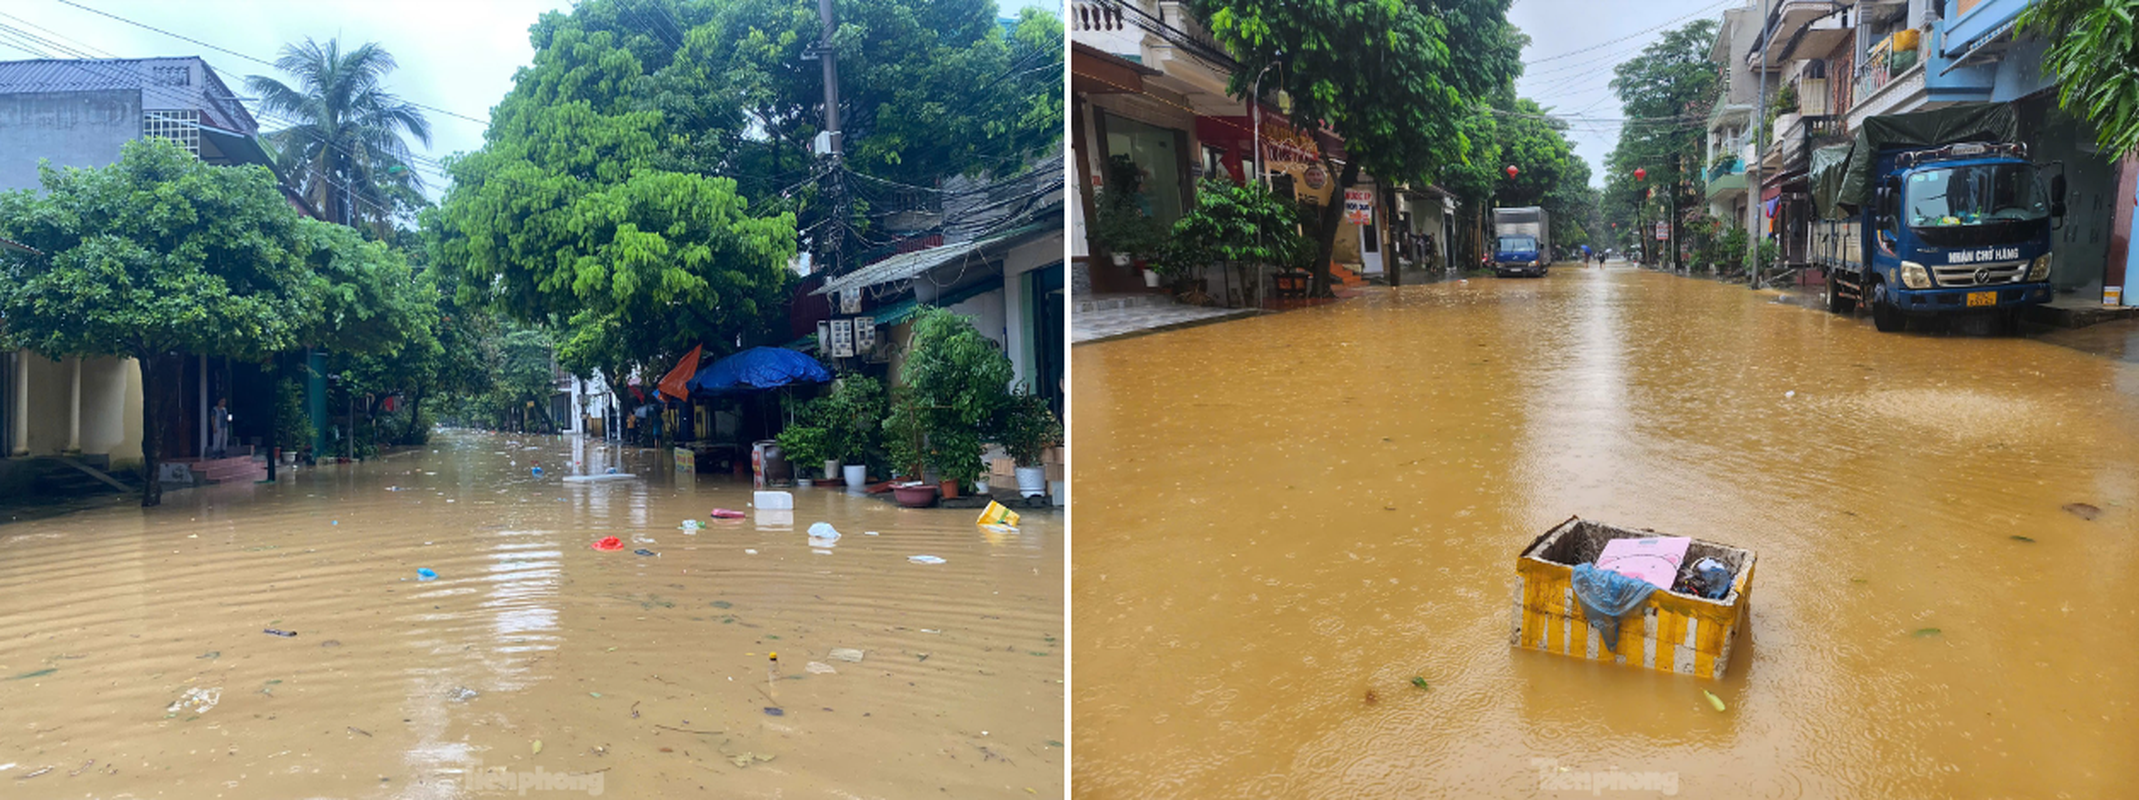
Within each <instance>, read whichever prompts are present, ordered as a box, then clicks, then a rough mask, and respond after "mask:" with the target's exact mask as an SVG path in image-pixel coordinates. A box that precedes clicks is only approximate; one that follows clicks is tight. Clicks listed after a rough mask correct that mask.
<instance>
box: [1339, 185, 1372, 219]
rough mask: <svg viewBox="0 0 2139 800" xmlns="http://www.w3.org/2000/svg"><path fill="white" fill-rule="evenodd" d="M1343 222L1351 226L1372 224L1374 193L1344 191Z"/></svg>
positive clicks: (1355, 190)
mask: <svg viewBox="0 0 2139 800" xmlns="http://www.w3.org/2000/svg"><path fill="white" fill-rule="evenodd" d="M1344 221H1345V222H1349V223H1351V224H1353V225H1372V224H1374V193H1373V192H1370V191H1364V190H1361V189H1346V190H1344Z"/></svg>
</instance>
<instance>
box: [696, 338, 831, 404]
mask: <svg viewBox="0 0 2139 800" xmlns="http://www.w3.org/2000/svg"><path fill="white" fill-rule="evenodd" d="M831 379H832V371H831V370H828V369H825V368H824V365H823V364H819V363H817V359H814V358H810V357H809V356H806V355H803V354H801V353H797V352H795V351H793V350H788V349H785V348H779V347H753V348H750V349H748V350H744V351H743V352H740V353H736V354H735V355H732V356H729V357H727V358H723V359H721V360H719V361H715V362H713V363H712V364H710V365H708V366H706V367H705V368H703V369H700V370H699V371H698V374H697V375H693V376H691V380H690V383H689V384H687V385H688V386H689V387H690V391H691V394H692V396H694V397H705V396H719V395H732V394H748V393H751V392H759V391H764V390H766V389H777V388H780V387H782V386H789V385H792V384H797V383H824V382H825V381H829V380H831Z"/></svg>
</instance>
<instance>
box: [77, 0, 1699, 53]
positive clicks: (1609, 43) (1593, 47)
mask: <svg viewBox="0 0 2139 800" xmlns="http://www.w3.org/2000/svg"><path fill="white" fill-rule="evenodd" d="M1737 1H1738V0H1721V2H1717V3H1711V4H1709V5H1708V6H1707V7H1704V8H1702V9H1700V10H1698V11H1695V12H1693V13H1691V14H1686V15H1684V16H1680V17H1675V18H1673V19H1671V20H1668V21H1666V22H1664V23H1662V24H1659V25H1656V26H1654V27H1649V28H1643V29H1641V30H1638V31H1635V32H1633V33H1630V34H1627V35H1625V36H1621V37H1619V38H1616V39H1608V40H1605V41H1603V42H1599V43H1597V44H1593V45H1590V46H1588V47H1584V48H1581V49H1578V50H1569V51H1567V52H1565V53H1561V54H1559V55H1555V56H1546V57H1544V58H1540V59H1535V60H1531V61H1525V62H1523V66H1526V67H1527V66H1531V65H1534V64H1543V63H1545V62H1547V61H1558V60H1560V59H1563V58H1567V57H1570V56H1578V55H1581V54H1583V53H1587V52H1590V51H1593V50H1598V49H1602V48H1605V47H1610V46H1612V45H1614V44H1618V43H1620V42H1624V41H1626V40H1628V39H1632V38H1634V37H1636V36H1640V35H1643V34H1646V33H1652V32H1655V31H1658V30H1662V29H1664V28H1668V27H1670V26H1672V25H1674V24H1677V23H1678V22H1681V21H1683V20H1688V19H1692V18H1694V17H1698V16H1701V15H1702V14H1707V13H1710V12H1713V11H1716V10H1717V9H1720V8H1723V7H1724V6H1728V5H1733V4H1735V3H1737ZM60 2H62V3H65V2H67V0H60Z"/></svg>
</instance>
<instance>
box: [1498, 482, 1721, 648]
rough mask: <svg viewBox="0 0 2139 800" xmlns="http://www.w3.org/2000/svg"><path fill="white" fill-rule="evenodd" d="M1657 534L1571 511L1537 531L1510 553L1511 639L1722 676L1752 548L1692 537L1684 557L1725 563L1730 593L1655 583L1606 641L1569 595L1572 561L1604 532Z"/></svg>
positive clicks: (1591, 552)
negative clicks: (1685, 590)
mask: <svg viewBox="0 0 2139 800" xmlns="http://www.w3.org/2000/svg"><path fill="white" fill-rule="evenodd" d="M1661 535H1664V534H1659V533H1656V532H1654V531H1649V530H1632V529H1628V528H1622V527H1618V526H1614V525H1607V524H1604V523H1599V522H1593V521H1590V520H1585V519H1581V518H1579V517H1576V518H1570V519H1568V520H1567V521H1566V522H1563V523H1560V524H1559V525H1557V526H1554V527H1553V529H1552V530H1549V531H1546V532H1545V534H1544V535H1542V536H1539V537H1538V538H1537V540H1536V541H1533V542H1531V543H1530V546H1529V547H1526V548H1524V549H1523V552H1522V554H1521V555H1519V556H1517V557H1516V559H1515V597H1514V617H1515V618H1514V620H1513V621H1512V624H1511V625H1510V628H1511V630H1510V640H1511V643H1512V644H1513V645H1514V646H1516V647H1521V648H1527V649H1532V650H1543V651H1545V652H1548V653H1558V654H1561V655H1569V656H1574V657H1576V658H1582V659H1588V660H1593V661H1612V662H1618V663H1621V664H1628V665H1631V666H1638V667H1643V668H1646V669H1653V670H1657V671H1660V672H1677V673H1680V674H1685V675H1694V676H1697V677H1702V678H1722V677H1723V674H1724V671H1725V670H1726V669H1727V668H1728V667H1729V666H1730V658H1731V650H1732V645H1733V644H1735V643H1736V641H1737V638H1738V634H1739V632H1740V631H1743V630H1744V629H1745V627H1746V619H1747V614H1748V611H1747V609H1748V607H1749V605H1750V602H1749V601H1750V598H1751V594H1752V589H1753V566H1754V561H1755V559H1754V554H1753V551H1751V550H1746V549H1743V548H1738V547H1732V546H1730V545H1726V544H1720V543H1717V542H1711V541H1706V540H1702V539H1694V540H1693V544H1692V546H1691V547H1690V548H1689V549H1688V550H1687V551H1686V560H1688V561H1694V560H1698V559H1700V558H1704V557H1706V558H1714V559H1716V560H1717V561H1721V562H1723V564H1724V565H1725V566H1726V567H1729V568H1730V569H1731V591H1730V593H1729V594H1727V595H1725V596H1724V598H1723V599H1721V600H1710V599H1708V598H1705V597H1699V596H1696V595H1691V594H1681V593H1679V592H1674V591H1670V590H1668V589H1658V590H1656V591H1655V592H1652V593H1650V595H1649V597H1648V599H1646V600H1643V601H1642V604H1641V605H1640V606H1638V607H1636V609H1635V612H1634V613H1633V614H1632V615H1630V616H1628V617H1627V618H1626V619H1625V620H1623V621H1622V622H1621V623H1620V625H1619V639H1618V640H1617V641H1616V642H1612V643H1610V644H1607V643H1606V642H1605V641H1604V632H1603V629H1602V628H1601V627H1599V626H1597V625H1594V624H1592V623H1591V622H1590V621H1589V620H1588V618H1587V617H1588V612H1586V611H1584V610H1583V609H1582V607H1581V606H1580V604H1579V603H1577V602H1576V600H1575V596H1574V585H1573V571H1574V565H1575V564H1586V563H1593V562H1595V561H1596V558H1597V554H1598V552H1599V551H1600V550H1602V548H1603V547H1604V543H1605V542H1607V541H1610V540H1612V539H1625V538H1643V537H1651V536H1661Z"/></svg>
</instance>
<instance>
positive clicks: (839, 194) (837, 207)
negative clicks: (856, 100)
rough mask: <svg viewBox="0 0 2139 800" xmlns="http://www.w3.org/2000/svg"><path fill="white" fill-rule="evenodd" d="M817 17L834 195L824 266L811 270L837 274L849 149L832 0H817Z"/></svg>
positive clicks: (842, 240)
mask: <svg viewBox="0 0 2139 800" xmlns="http://www.w3.org/2000/svg"><path fill="white" fill-rule="evenodd" d="M817 18H818V19H819V20H822V21H823V22H824V32H823V33H822V34H820V35H819V37H818V40H817V48H816V50H815V51H814V52H813V53H812V54H811V55H812V57H814V58H816V59H817V60H818V62H819V63H820V64H821V65H822V66H823V67H824V137H823V138H824V148H823V149H824V152H823V153H821V154H820V155H823V156H824V157H825V158H826V160H827V166H828V167H829V169H828V170H827V173H826V177H828V178H830V179H831V180H830V183H829V184H827V186H826V189H827V193H828V194H829V195H831V197H830V200H831V214H832V219H831V223H832V224H831V225H830V226H828V228H829V229H828V231H827V232H826V233H825V238H824V242H823V244H822V246H821V247H819V248H818V250H819V252H820V254H822V255H823V256H824V259H825V264H824V266H823V267H821V268H818V269H813V270H812V271H813V272H814V271H825V272H832V273H836V272H837V271H838V269H839V250H840V247H841V245H843V244H845V242H846V239H847V193H846V186H845V176H843V175H841V174H840V165H841V157H842V155H843V154H844V153H845V152H846V149H845V145H844V143H842V142H841V141H840V130H839V60H838V59H837V58H834V57H833V55H832V34H833V33H834V32H835V31H837V30H838V28H839V25H838V23H837V22H835V21H834V20H833V18H832V0H817Z"/></svg>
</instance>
